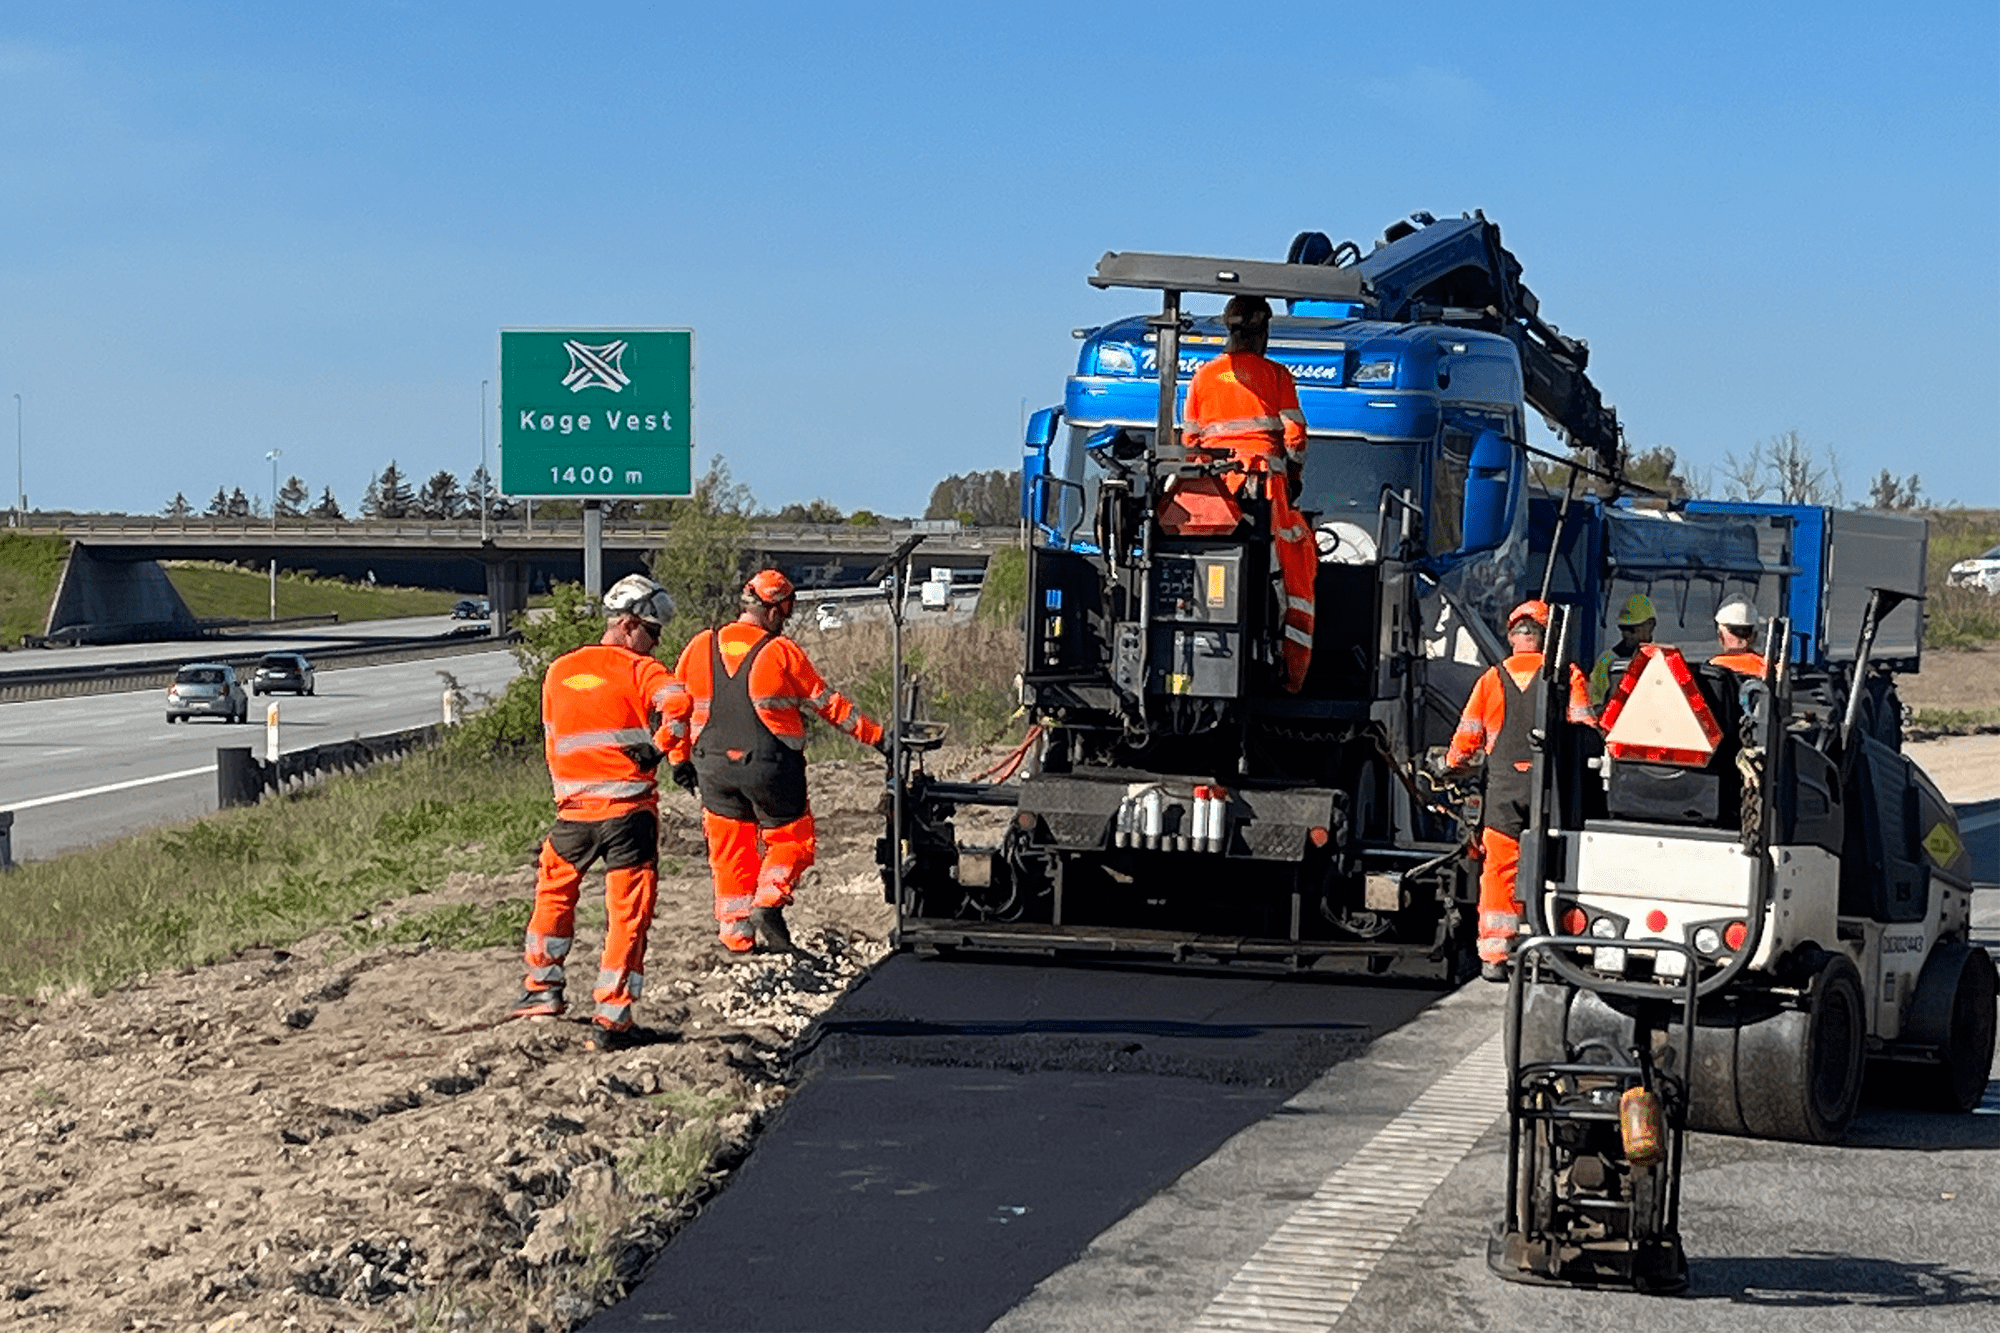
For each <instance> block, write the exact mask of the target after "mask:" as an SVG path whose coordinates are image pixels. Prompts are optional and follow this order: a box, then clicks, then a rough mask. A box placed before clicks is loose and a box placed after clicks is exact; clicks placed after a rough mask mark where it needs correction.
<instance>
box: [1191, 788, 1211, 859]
mask: <svg viewBox="0 0 2000 1333" xmlns="http://www.w3.org/2000/svg"><path fill="white" fill-rule="evenodd" d="M1208 817H1209V806H1208V786H1207V784H1206V783H1204V784H1202V785H1200V786H1197V787H1196V788H1195V789H1194V827H1193V828H1191V829H1190V830H1189V831H1188V832H1189V836H1190V838H1192V840H1193V844H1194V850H1195V851H1197V852H1205V851H1207V850H1208Z"/></svg>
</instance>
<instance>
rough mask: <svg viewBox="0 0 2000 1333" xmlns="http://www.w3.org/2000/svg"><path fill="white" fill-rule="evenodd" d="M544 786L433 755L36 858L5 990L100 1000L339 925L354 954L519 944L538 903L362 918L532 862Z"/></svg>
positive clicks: (26, 881)
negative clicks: (82, 991)
mask: <svg viewBox="0 0 2000 1333" xmlns="http://www.w3.org/2000/svg"><path fill="white" fill-rule="evenodd" d="M548 782H549V779H548V772H547V770H546V769H544V768H543V767H542V766H541V764H540V763H539V762H538V761H517V760H504V761H496V760H478V759H473V758H469V757H462V756H452V755H447V754H440V753H425V754H419V755H415V756H413V757H411V758H409V759H407V760H405V761H403V762H402V763H399V764H387V765H383V766H381V767H379V768H376V769H373V770H370V771H369V772H366V773H362V774H356V775H353V776H348V777H338V778H334V779H331V780H329V781H327V782H326V783H324V784H322V785H320V786H317V787H313V788H309V789H307V790H306V791H304V792H301V793H299V794H298V795H296V796H293V797H290V798H287V799H283V800H272V801H267V802H265V803H264V804H262V805H258V806H254V807H251V808H248V809H242V810H223V811H218V812H217V813H215V814H212V815H209V816H207V817H206V818H204V819H201V820H199V821H198V822H196V823H194V824H189V825H185V826H183V827H180V828H171V829H161V830H156V831H154V832H151V833H146V834H141V835H139V836H138V837H134V838H131V839H128V840H126V841H123V842H119V843H115V844H113V845H111V846H109V847H105V848H102V849H99V850H95V851H91V852H83V853H76V854H73V855H69V856H63V857H57V858H55V859H53V860H49V861H35V862H30V863H28V864H27V865H25V866H23V867H22V868H21V869H19V870H18V871H17V872H16V873H14V874H12V875H10V876H8V877H7V891H8V901H9V904H10V906H9V908H8V911H7V912H6V913H4V914H0V995H7V996H33V995H37V994H49V993H55V992H60V991H65V990H69V989H72V988H86V989H88V990H91V991H102V990H105V989H108V988H110V987H113V986H117V985H119V984H121V983H123V982H126V981H128V980H130V979H131V978H133V977H136V976H138V975H140V974H142V973H148V972H157V971H161V970H163V969H171V968H179V967H189V966H197V965H200V964H202V963H206V962H211V961H214V960H216V959H219V958H224V957H227V956H229V955H230V954H232V953H234V952H236V951H237V950H239V949H244V948H248V947H250V946H252V945H260V944H261V945H271V946H281V945H288V944H291V943H293V942H295V941H297V940H300V939H302V938H304V937H305V936H308V935H310V934H312V933H314V932H315V931H318V930H321V929H324V928H325V927H328V926H334V925H340V924H342V923H349V924H348V939H349V942H350V943H351V944H352V945H353V946H354V947H355V948H365V947H369V946H372V945H375V944H381V943H396V942H414V941H416V940H419V939H429V940H430V941H431V942H432V943H433V944H434V945H436V946H438V947H440V948H482V947H485V946H487V945H491V944H501V943H510V942H513V941H516V940H518V939H519V937H520V933H521V931H522V929H523V928H525V926H526V924H527V920H528V903H527V901H526V899H520V900H516V901H508V902H497V903H490V904H483V905H480V906H477V907H474V906H467V905H463V904H458V905H452V906H449V907H443V908H440V909H438V910H436V911H433V912H428V913H418V914H415V915H412V916H404V917H403V918H401V919H400V920H398V921H396V922H395V923H394V924H392V925H390V926H387V927H383V928H376V927H372V926H371V925H369V924H368V923H367V921H366V920H365V919H364V920H361V921H359V922H356V921H355V920H354V918H355V917H356V916H357V914H360V913H365V912H366V911H367V910H368V909H369V908H372V907H375V906H377V905H379V904H380V903H382V902H383V901H385V900H387V899H391V898H398V897H404V896H407V895H410V894H418V893H424V892H428V891H430V890H432V889H434V888H436V887H437V885H438V884H439V883H440V882H441V881H442V880H443V879H444V877H445V875H446V873H447V872H448V871H451V870H463V871H470V872H474V873H488V874H492V873H498V872H501V871H505V870H510V869H513V868H515V867H518V866H522V865H525V864H528V863H529V862H531V861H532V859H533V857H534V852H535V848H536V846H537V844H538V842H539V840H540V838H541V836H542V834H543V833H544V832H546V830H547V828H548V821H549V817H550V806H549V786H548ZM586 901H588V899H587V898H586Z"/></svg>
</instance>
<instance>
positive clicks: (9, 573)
mask: <svg viewBox="0 0 2000 1333" xmlns="http://www.w3.org/2000/svg"><path fill="white" fill-rule="evenodd" d="M68 555H69V543H67V542H65V541H64V540H63V539H62V538H60V537H57V536H54V535H44V536H39V537H38V536H34V535H32V534H30V533H23V532H7V531H4V530H0V643H4V644H6V645H8V646H10V647H12V646H16V645H18V644H19V643H20V642H21V636H22V635H24V634H40V633H41V632H42V631H43V630H44V629H46V628H48V623H49V605H50V604H51V603H52V602H54V601H55V596H56V579H57V578H59V577H60V576H61V574H62V567H63V561H64V560H65V559H66V558H67V557H68Z"/></svg>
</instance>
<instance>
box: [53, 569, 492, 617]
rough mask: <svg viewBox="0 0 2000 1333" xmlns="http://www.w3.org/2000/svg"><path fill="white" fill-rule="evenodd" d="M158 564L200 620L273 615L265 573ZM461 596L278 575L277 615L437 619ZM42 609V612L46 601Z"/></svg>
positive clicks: (267, 577)
mask: <svg viewBox="0 0 2000 1333" xmlns="http://www.w3.org/2000/svg"><path fill="white" fill-rule="evenodd" d="M161 563H162V564H163V565H164V566H165V567H166V571H167V578H168V579H169V580H170V581H171V582H172V583H173V585H174V587H175V588H177V589H178V590H179V591H180V595H181V600H183V601H185V602H186V603H187V604H188V610H190V611H192V612H193V613H194V614H195V616H196V618H198V619H201V620H222V619H241V620H262V619H264V618H265V617H266V616H268V615H270V614H271V576H270V574H269V573H266V572H263V571H259V570H254V569H243V568H240V567H238V566H236V565H227V564H219V563H216V562H213V561H206V560H167V561H162V562H161ZM463 595H464V594H462V593H456V592H440V591H437V590H436V589H433V588H392V587H389V586H387V585H384V584H367V583H349V582H347V581H346V580H344V579H321V578H314V577H312V576H311V575H309V574H287V573H280V574H279V575H278V614H279V615H280V616H324V615H337V616H339V617H340V618H341V619H342V620H344V621H355V620H393V619H396V618H397V617H400V616H439V615H444V614H445V613H447V612H449V611H450V610H451V604H452V603H453V602H455V601H457V600H458V599H459V598H460V597H461V596H463ZM43 605H44V607H46V605H47V602H46V599H45V600H44V603H43ZM39 628H40V627H39V626H37V629H39Z"/></svg>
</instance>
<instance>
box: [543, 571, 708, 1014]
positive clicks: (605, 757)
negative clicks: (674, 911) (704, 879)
mask: <svg viewBox="0 0 2000 1333" xmlns="http://www.w3.org/2000/svg"><path fill="white" fill-rule="evenodd" d="M604 610H605V613H606V614H607V615H608V616H609V617H610V620H609V623H608V624H607V625H606V626H605V629H604V637H603V639H601V640H600V641H599V642H597V643H595V644H591V645H589V646H587V647H583V648H578V649H576V650H575V651H574V652H569V653H564V654H563V655H562V656H561V657H558V658H557V659H556V660H555V661H554V662H552V663H551V664H550V665H549V670H548V674H547V675H546V676H545V677H543V679H542V737H543V750H544V753H545V754H546V756H547V758H548V764H549V777H550V780H551V781H552V783H553V784H554V787H555V799H556V822H555V827H554V829H552V830H551V831H550V833H549V835H548V837H547V838H546V839H544V840H543V842H542V852H541V859H540V861H539V863H538V864H537V866H536V871H535V909H534V914H533V915H532V916H531V917H530V918H529V920H528V937H527V943H526V947H525V949H524V951H523V953H524V957H525V959H526V962H527V969H528V978H527V985H526V988H525V990H524V991H523V993H522V995H521V998H520V999H519V1000H518V1001H516V1002H515V1004H514V1007H513V1009H512V1010H511V1011H510V1012H509V1015H508V1016H509V1017H511V1018H541V1017H555V1016H559V1015H561V1014H562V1012H563V998H564V997H563V982H564V963H565V960H566V959H567V958H568V957H569V951H570V945H571V943H572V942H573V940H574V937H575V934H576V901H577V892H578V886H579V884H580V883H581V882H582V880H583V872H584V871H586V870H588V869H589V868H590V866H591V865H592V864H593V863H594V862H596V861H597V860H598V859H600V858H602V859H603V861H604V909H605V926H604V952H603V956H602V957H601V959H600V960H599V963H598V971H597V985H596V988H595V990H594V991H593V995H594V997H595V999H596V1001H597V1007H596V1011H595V1013H594V1014H593V1015H592V1024H593V1035H592V1039H591V1044H592V1047H593V1049H611V1048H615V1047H617V1046H620V1045H623V1044H624V1043H625V1040H626V1039H628V1037H629V1034H630V1033H631V1031H632V1002H633V1001H634V1000H636V999H638V998H639V992H640V990H641V989H642V988H643V986H644V981H645V972H646V933H647V931H648V930H650V929H651V928H652V924H653V903H654V900H655V898H656V896H657V893H658V888H659V841H660V821H659V790H658V786H657V784H656V782H655V779H654V770H656V769H657V768H658V767H659V765H660V761H661V759H662V758H664V757H665V755H666V753H667V751H668V750H670V749H671V748H672V747H673V746H674V745H675V744H676V743H677V742H679V741H681V740H682V739H683V731H684V727H685V722H684V720H682V719H679V718H675V717H673V716H672V715H671V708H672V705H673V702H674V696H675V695H676V693H677V692H678V691H677V686H676V683H675V682H674V679H673V677H672V676H671V675H669V674H668V672H667V669H666V667H665V666H663V665H661V663H660V662H659V660H658V659H656V658H655V657H654V656H653V650H654V649H655V648H657V647H658V646H659V642H660V632H661V627H662V626H663V625H664V624H665V623H666V622H667V620H669V619H670V618H672V616H673V613H674V604H673V599H672V598H670V597H668V596H667V593H666V590H665V589H664V588H662V587H661V586H660V585H659V584H657V583H655V582H653V580H651V579H649V578H646V577H645V576H644V575H641V574H633V575H631V576H629V577H627V578H622V579H620V580H619V581H618V582H617V583H615V584H613V585H612V587H611V589H610V591H608V592H606V593H605V594H604Z"/></svg>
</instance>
